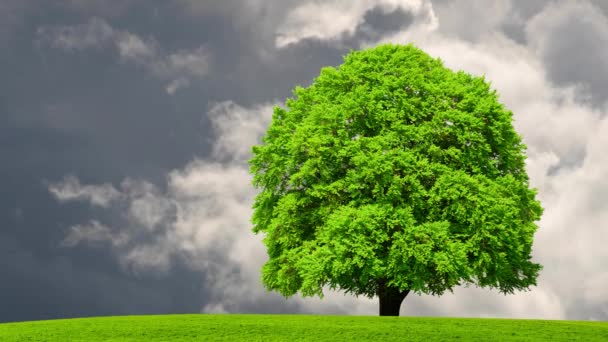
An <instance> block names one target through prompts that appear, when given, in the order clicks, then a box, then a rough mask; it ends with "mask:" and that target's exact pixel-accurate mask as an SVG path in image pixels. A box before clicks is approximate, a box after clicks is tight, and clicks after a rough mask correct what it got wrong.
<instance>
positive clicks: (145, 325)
mask: <svg viewBox="0 0 608 342" xmlns="http://www.w3.org/2000/svg"><path fill="white" fill-rule="evenodd" d="M0 341H3V342H11V341H20V342H22V341H61V342H67V341H83V342H84V341H86V342H94V341H290V342H295V341H425V342H428V341H586V342H588V341H608V322H584V321H546V320H514V319H472V318H432V317H375V316H318V315H236V314H235V315H233V314H230V315H208V314H187V315H151V316H116V317H95V318H76V319H59V320H48V321H32V322H19V323H3V324H0Z"/></svg>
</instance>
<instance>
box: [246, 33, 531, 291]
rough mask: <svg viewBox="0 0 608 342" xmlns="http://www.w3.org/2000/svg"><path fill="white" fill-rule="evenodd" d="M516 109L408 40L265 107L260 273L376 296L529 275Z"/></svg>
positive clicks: (516, 282)
mask: <svg viewBox="0 0 608 342" xmlns="http://www.w3.org/2000/svg"><path fill="white" fill-rule="evenodd" d="M525 149H526V146H525V145H524V144H523V143H522V140H521V137H520V136H519V135H518V134H517V133H516V131H515V130H514V128H513V125H512V113H511V112H510V111H509V110H507V109H505V107H504V106H503V105H502V104H501V103H500V102H499V101H498V95H497V93H496V91H494V90H492V89H491V88H490V85H489V84H488V83H487V82H486V81H485V80H484V78H483V77H474V76H471V75H469V74H467V73H464V72H462V71H459V72H453V71H451V70H449V69H448V68H446V67H444V66H443V63H442V62H441V60H440V59H433V58H431V57H430V56H429V55H427V54H426V53H424V52H423V51H421V50H419V49H418V48H416V47H414V46H413V45H411V44H410V45H405V46H404V45H381V46H378V47H375V48H371V49H368V50H363V51H351V53H349V54H348V55H347V56H345V58H344V63H343V64H342V65H340V66H339V67H337V68H333V67H325V68H323V69H321V73H320V75H319V76H318V77H317V78H315V79H314V81H313V82H312V84H311V85H310V86H309V87H307V88H303V87H296V88H295V90H294V97H293V98H290V99H287V101H286V106H285V108H281V107H275V108H274V113H273V117H272V122H271V124H270V126H269V128H268V130H267V132H266V135H265V136H264V137H263V138H262V144H261V145H258V146H254V147H253V148H252V153H253V157H252V159H251V160H250V161H249V163H250V172H251V173H252V174H253V175H254V178H253V184H254V186H256V187H257V188H261V192H260V193H259V194H258V195H257V197H256V199H255V203H254V205H253V209H254V212H253V217H252V223H253V224H254V227H253V231H254V232H255V233H260V232H263V233H265V238H264V243H265V245H266V247H267V252H268V255H269V260H268V261H267V263H266V264H265V265H264V266H263V269H262V282H263V284H264V286H265V287H266V288H267V289H269V290H275V291H278V292H280V293H281V294H283V295H284V296H286V297H288V296H291V295H294V294H296V293H297V292H298V291H300V292H301V294H302V295H303V296H314V295H318V296H319V297H321V298H322V297H323V292H322V287H323V286H329V287H330V288H332V289H336V288H339V289H342V290H345V291H346V292H347V293H352V294H354V295H357V296H358V295H365V296H368V297H370V298H371V297H373V296H375V295H377V294H378V287H379V284H381V283H386V284H388V285H389V286H392V287H395V288H399V289H402V290H410V291H414V292H416V293H419V294H420V293H425V294H436V295H441V294H443V293H444V292H445V291H446V290H448V291H452V288H453V287H454V286H457V285H464V284H475V285H478V286H481V287H489V288H496V289H499V290H500V291H501V292H503V293H513V292H514V291H515V290H520V289H525V288H528V287H529V286H531V285H536V278H537V276H538V273H539V271H540V270H541V268H542V266H540V265H539V264H536V263H533V262H532V261H531V249H532V243H533V235H534V233H535V231H536V230H537V226H536V224H535V223H534V221H536V220H538V219H539V218H540V216H541V215H542V212H543V209H542V207H541V205H540V202H539V201H537V200H536V199H535V195H536V189H530V188H529V183H528V181H529V179H528V176H527V175H526V172H525V158H526V157H525V154H524V151H525Z"/></svg>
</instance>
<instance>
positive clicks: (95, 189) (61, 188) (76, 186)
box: [48, 176, 121, 207]
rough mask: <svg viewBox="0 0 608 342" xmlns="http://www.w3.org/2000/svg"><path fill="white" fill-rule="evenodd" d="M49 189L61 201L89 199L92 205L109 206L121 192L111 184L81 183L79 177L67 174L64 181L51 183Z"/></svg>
mask: <svg viewBox="0 0 608 342" xmlns="http://www.w3.org/2000/svg"><path fill="white" fill-rule="evenodd" d="M48 189H49V191H50V192H51V193H52V194H53V195H54V196H55V198H57V199H58V200H59V201H60V202H67V201H75V200H88V201H90V203H91V204H92V205H97V206H101V207H108V206H109V205H110V202H112V201H114V200H117V199H119V198H120V196H121V194H120V192H119V191H118V190H116V189H115V188H114V187H113V186H112V185H111V184H101V185H81V184H80V181H79V180H78V178H76V177H74V176H67V177H65V178H64V180H63V181H61V182H58V183H54V184H50V185H49V187H48Z"/></svg>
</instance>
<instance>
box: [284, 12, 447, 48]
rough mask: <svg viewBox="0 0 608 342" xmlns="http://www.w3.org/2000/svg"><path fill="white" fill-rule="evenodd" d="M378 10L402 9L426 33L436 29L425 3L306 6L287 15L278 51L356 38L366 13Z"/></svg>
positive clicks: (433, 19)
mask: <svg viewBox="0 0 608 342" xmlns="http://www.w3.org/2000/svg"><path fill="white" fill-rule="evenodd" d="M374 7H380V8H381V9H382V10H384V11H385V12H391V11H394V10H396V9H398V8H400V9H402V10H405V11H409V12H411V13H412V14H414V16H415V17H416V21H415V22H414V24H413V26H414V27H417V28H420V27H423V28H424V29H432V28H434V27H436V25H437V22H436V18H435V15H434V13H433V10H432V6H430V4H429V3H427V2H426V1H423V0H350V1H349V0H336V1H325V2H304V3H302V4H301V5H300V6H298V7H296V8H294V9H292V10H291V11H289V12H288V13H287V16H286V18H285V20H284V21H283V22H282V23H281V25H280V26H279V27H278V29H277V38H276V41H275V44H276V46H277V47H278V48H283V47H286V46H288V45H290V44H295V43H298V42H299V41H301V40H303V39H307V38H316V39H319V40H332V39H338V38H340V36H341V35H342V34H351V35H352V34H353V33H354V31H355V29H356V28H357V26H358V25H359V24H360V23H362V22H363V16H364V15H365V13H366V12H367V11H369V10H371V9H373V8H374Z"/></svg>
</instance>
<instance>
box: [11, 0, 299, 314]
mask: <svg viewBox="0 0 608 342" xmlns="http://www.w3.org/2000/svg"><path fill="white" fill-rule="evenodd" d="M134 4H136V2H134V1H133V2H129V3H126V2H125V3H122V5H121V6H118V8H116V7H115V6H108V5H107V3H106V2H104V1H94V2H90V1H88V2H86V1H76V0H75V1H66V2H53V3H51V2H39V1H29V2H28V1H3V2H2V4H1V5H0V19H7V18H9V19H10V21H9V20H0V32H1V35H2V37H0V38H6V39H0V44H2V46H1V47H2V51H3V53H2V54H0V62H1V63H0V73H1V74H2V75H3V77H2V78H1V79H0V90H1V94H0V163H1V165H2V167H0V176H2V179H3V185H2V191H0V228H1V231H0V233H1V235H0V243H1V244H2V248H0V259H1V260H2V263H1V264H0V274H2V281H1V282H0V284H1V285H0V286H1V288H0V302H2V303H3V305H2V309H1V310H0V321H15V320H28V319H41V318H57V317H70V316H82V315H103V314H134V313H162V312H198V311H199V310H200V309H201V307H203V306H205V305H206V303H207V302H210V301H213V300H214V299H213V298H214V296H215V297H217V296H218V295H219V294H217V293H215V294H214V293H212V292H210V291H209V290H207V291H206V289H209V288H210V287H209V286H207V285H205V284H206V282H209V281H211V280H212V279H211V280H210V279H208V278H206V277H207V276H208V275H205V274H204V273H200V272H196V271H193V270H191V269H190V268H189V267H187V266H184V263H185V261H183V260H180V259H179V258H175V259H174V260H171V262H172V267H171V268H170V269H169V270H168V271H167V272H168V273H167V274H165V275H164V276H159V277H154V274H149V273H144V274H139V275H136V274H134V273H132V272H128V270H121V269H120V268H119V267H118V265H117V263H116V259H115V258H114V255H113V254H112V253H113V252H112V249H111V247H110V246H109V245H107V244H105V245H104V244H103V243H92V244H90V245H88V244H86V243H85V244H80V245H73V246H65V245H62V244H61V242H62V241H63V240H64V239H65V238H66V236H69V233H70V229H69V228H70V227H73V226H77V225H78V224H87V223H88V222H90V219H91V217H95V218H97V219H99V220H100V222H103V224H106V225H108V226H109V227H112V229H118V230H121V229H123V227H124V226H125V224H126V222H128V221H125V219H124V218H122V217H121V216H120V215H119V211H117V210H109V211H102V210H98V209H96V208H94V207H91V206H88V205H84V204H80V203H66V204H60V203H58V202H57V201H56V199H55V198H54V197H53V196H52V195H51V193H49V191H48V189H47V186H48V182H51V181H52V182H56V181H59V180H61V179H63V177H64V176H66V175H75V176H77V177H78V178H79V179H80V180H81V181H83V182H86V183H110V184H114V185H115V186H118V184H120V182H121V181H122V180H123V179H124V178H126V177H134V178H142V179H146V180H148V181H150V182H153V183H157V184H160V185H161V186H162V185H163V184H164V183H163V180H164V178H165V176H166V174H167V172H168V171H169V170H171V169H173V168H178V167H181V166H183V165H185V164H186V163H187V162H188V161H189V160H191V159H192V158H193V157H194V156H196V155H202V156H204V155H206V154H208V153H209V149H210V143H209V142H208V139H209V136H210V132H211V131H210V128H209V126H208V125H209V122H208V120H207V119H206V117H205V111H206V109H207V108H208V105H209V103H210V102H212V101H217V100H223V99H226V98H239V96H243V98H245V99H248V101H249V102H251V103H252V102H256V101H262V100H265V98H266V97H268V95H269V94H272V93H273V92H274V90H273V88H272V87H271V86H269V87H257V88H264V90H263V91H259V92H257V94H254V96H252V95H250V94H248V90H249V89H252V88H256V86H257V85H258V82H259V80H257V79H255V78H251V79H247V78H246V77H244V78H242V79H241V78H240V75H239V74H238V73H235V71H236V70H235V65H239V64H240V65H241V66H242V69H241V70H244V71H245V73H246V71H247V70H255V69H256V66H257V65H259V61H258V60H257V59H256V58H250V59H249V60H246V59H245V57H247V56H256V54H257V52H256V51H254V50H253V48H254V46H250V45H247V44H244V45H239V44H235V42H239V41H240V40H244V38H243V37H241V36H240V35H239V32H237V30H236V28H235V25H233V23H232V22H231V20H230V19H229V18H226V17H218V16H209V17H207V18H206V20H199V19H194V18H191V17H190V18H188V17H184V14H183V9H182V8H181V7H178V6H175V5H170V4H167V3H166V2H162V1H158V2H155V3H151V4H149V5H147V6H146V7H142V6H138V7H137V8H135V7H133V5H134ZM228 14H229V13H226V14H225V15H228ZM91 20H93V22H95V20H97V21H96V22H97V24H98V28H100V30H98V31H93V33H95V32H97V33H101V36H99V37H95V35H94V34H93V38H94V39H93V40H91V41H90V42H91V45H90V46H88V45H86V44H88V43H86V42H87V40H86V39H85V40H84V41H85V44H84V45H82V44H81V45H80V48H78V49H74V48H72V49H70V48H63V47H62V46H60V45H59V46H58V45H57V44H55V45H54V44H53V42H52V41H51V40H48V39H46V38H49V37H50V36H49V35H48V34H53V33H58V32H59V33H61V32H63V33H66V32H67V33H66V34H64V36H63V38H66V37H67V38H70V37H71V38H78V37H81V36H78V34H80V33H82V32H84V34H85V35H84V36H85V38H86V34H87V32H86V25H87V24H88V23H91ZM69 28H74V29H73V30H72V31H70V29H69ZM81 28H84V29H85V31H82V30H80V31H78V30H79V29H81ZM57 30H59V31H57ZM61 30H63V31H61ZM104 30H105V31H104ZM104 32H106V33H109V37H108V35H106V36H104V35H103V33H104ZM217 32H221V34H219V35H218V34H217ZM70 34H71V35H70ZM89 34H90V32H89ZM128 34H130V35H132V36H129V35H128ZM133 36H136V37H139V38H141V40H142V41H143V42H146V43H148V42H150V41H154V42H156V43H157V44H158V48H159V50H157V51H160V52H158V53H157V55H155V56H157V57H158V58H157V60H160V61H161V62H163V61H164V62H166V61H169V62H173V63H174V64H175V65H178V66H184V65H185V63H188V62H189V61H191V58H190V57H189V56H188V54H187V53H183V54H182V55H178V57H174V58H173V59H172V58H171V54H179V53H180V52H184V51H185V52H188V51H196V50H197V49H198V48H199V47H200V46H202V45H204V46H206V47H209V51H210V52H211V51H217V52H220V54H222V57H221V58H219V59H218V61H217V62H216V63H215V64H211V65H210V66H209V70H208V73H207V74H205V75H201V77H191V78H189V87H183V88H181V89H179V90H178V91H176V92H175V93H174V94H173V95H170V94H168V93H167V86H168V84H167V82H168V81H170V80H172V79H169V78H166V77H158V75H157V74H155V73H154V70H153V68H149V67H147V66H146V65H142V64H138V63H135V62H133V61H132V60H125V58H124V56H122V57H123V58H122V59H121V55H120V45H112V44H111V43H112V40H111V39H112V38H113V37H114V38H115V37H123V38H124V39H123V42H128V38H130V37H131V38H132V37H133ZM9 38H10V39H9ZM97 38H100V39H101V41H99V43H100V45H99V46H93V45H94V43H95V42H96V41H95V39H97ZM45 39H46V40H45ZM104 39H110V40H108V41H104ZM64 42H65V39H64ZM131 42H132V41H131ZM136 43H137V42H136ZM140 51H142V50H140ZM180 56H181V57H182V58H181V59H180ZM169 62H167V63H169ZM172 70H174V69H170V70H169V71H172ZM180 70H184V69H180ZM267 70H268V71H269V72H271V71H272V70H271V69H267ZM190 71H192V70H189V69H186V70H185V71H184V72H190ZM195 76H196V75H195ZM271 78H277V79H278V78H279V77H277V76H272V77H271ZM285 84H289V82H287V81H286V82H285ZM234 85H239V86H238V87H233V86H234ZM290 86H291V84H290ZM286 92H287V93H288V92H289V90H287V91H286ZM284 93H285V91H284V92H283V93H282V95H283V94H284ZM136 238H137V239H139V240H134V241H133V242H132V243H134V244H137V243H138V241H142V242H145V241H147V240H150V239H152V240H153V239H154V235H153V234H152V233H150V234H145V233H142V234H140V235H139V236H137V237H136ZM9 247H10V248H9ZM216 254H217V256H216V257H215V258H216V261H215V262H216V263H217V264H218V265H222V264H228V263H227V261H226V260H223V259H222V254H221V253H219V252H218V253H216ZM213 257H214V256H213V255H211V256H210V258H213ZM236 272H237V273H238V269H237V270H236ZM278 301H280V298H278V299H277V298H275V299H270V300H269V303H267V304H264V303H262V304H259V303H258V304H257V305H255V303H249V304H246V303H245V304H243V305H244V306H243V308H242V310H244V311H247V310H251V311H252V312H253V311H260V310H261V311H267V312H281V311H284V310H288V311H290V312H298V311H299V309H298V306H297V305H296V304H290V305H286V306H279V305H277V304H278ZM235 305H236V304H235ZM248 308H249V309H248Z"/></svg>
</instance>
